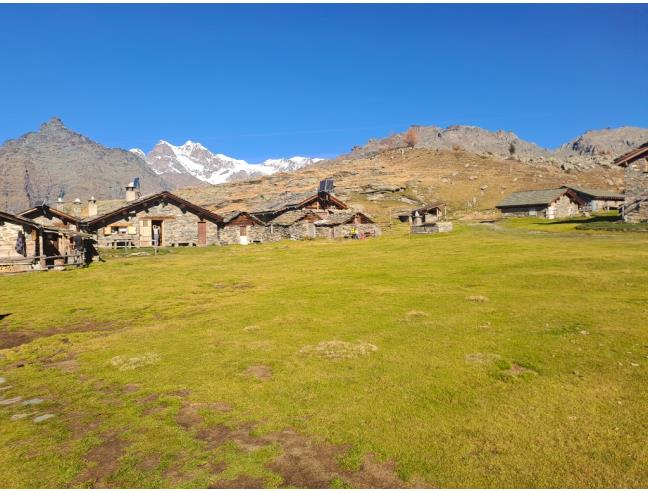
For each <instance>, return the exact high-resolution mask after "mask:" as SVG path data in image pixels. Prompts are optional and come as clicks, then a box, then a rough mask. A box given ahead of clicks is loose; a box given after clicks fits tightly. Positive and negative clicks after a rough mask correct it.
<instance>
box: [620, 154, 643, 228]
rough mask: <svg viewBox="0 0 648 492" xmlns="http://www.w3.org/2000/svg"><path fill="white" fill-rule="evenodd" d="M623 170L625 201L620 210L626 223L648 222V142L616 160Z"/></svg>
mask: <svg viewBox="0 0 648 492" xmlns="http://www.w3.org/2000/svg"><path fill="white" fill-rule="evenodd" d="M614 163H615V164H617V165H619V166H621V167H623V168H625V173H624V179H625V201H624V203H623V206H622V208H621V211H622V214H623V218H624V220H626V221H627V222H646V221H648V142H646V143H644V144H643V145H641V146H639V147H638V148H636V149H634V150H632V151H630V152H628V153H626V154H624V155H622V156H620V157H618V158H616V159H615V160H614Z"/></svg>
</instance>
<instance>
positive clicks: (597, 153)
mask: <svg viewBox="0 0 648 492" xmlns="http://www.w3.org/2000/svg"><path fill="white" fill-rule="evenodd" d="M408 131H409V132H410V134H414V141H415V142H416V143H415V145H414V147H415V148H419V149H431V150H455V151H467V152H474V153H476V154H479V155H484V156H493V157H496V158H510V157H513V158H515V159H517V160H520V161H522V162H527V163H546V164H549V165H555V166H561V167H562V168H563V170H571V169H593V168H595V167H596V166H599V165H609V164H611V163H612V160H613V159H614V157H616V156H618V155H621V154H623V153H625V152H628V151H629V150H632V149H633V148H635V147H637V146H639V145H640V144H642V143H644V142H646V141H648V129H646V128H635V127H628V126H625V127H620V128H608V129H604V130H591V131H588V132H586V133H585V134H583V135H581V136H579V137H578V138H576V139H574V140H573V141H571V142H568V143H566V144H564V145H562V146H560V147H559V148H558V149H555V150H548V149H544V148H542V147H539V146H538V145H536V144H534V143H531V142H527V141H525V140H522V139H521V138H519V137H518V136H517V135H516V134H515V133H512V132H506V131H503V130H499V131H496V132H491V131H488V130H484V129H483V128H479V127H476V126H464V125H454V126H449V127H448V128H440V127H437V126H412V127H410V129H409V130H408ZM407 133H408V132H403V133H397V134H394V135H391V136H389V137H387V138H383V139H373V140H370V141H369V142H368V143H367V144H366V145H364V146H362V147H360V146H358V147H354V148H353V149H352V151H351V152H350V153H349V154H347V155H346V156H344V158H363V157H369V156H372V155H375V154H376V153H378V152H382V151H385V150H390V149H396V148H400V147H404V146H405V145H406V142H405V136H406V134H407Z"/></svg>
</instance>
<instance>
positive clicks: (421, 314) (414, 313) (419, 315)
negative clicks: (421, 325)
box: [406, 310, 430, 319]
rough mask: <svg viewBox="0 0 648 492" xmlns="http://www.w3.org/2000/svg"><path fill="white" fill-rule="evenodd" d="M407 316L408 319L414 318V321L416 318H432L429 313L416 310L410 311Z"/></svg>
mask: <svg viewBox="0 0 648 492" xmlns="http://www.w3.org/2000/svg"><path fill="white" fill-rule="evenodd" d="M406 316H407V317H408V318H414V319H416V318H427V317H428V316H430V315H429V314H428V313H426V312H425V311H416V310H413V311H408V312H407V314H406Z"/></svg>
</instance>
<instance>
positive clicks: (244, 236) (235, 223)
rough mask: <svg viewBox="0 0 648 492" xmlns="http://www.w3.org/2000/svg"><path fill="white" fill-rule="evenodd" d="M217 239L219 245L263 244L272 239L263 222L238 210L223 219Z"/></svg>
mask: <svg viewBox="0 0 648 492" xmlns="http://www.w3.org/2000/svg"><path fill="white" fill-rule="evenodd" d="M218 237H219V241H220V244H250V243H264V242H267V241H270V240H271V239H272V238H271V234H270V229H269V228H268V227H267V226H266V223H265V222H263V221H262V220H260V219H259V218H257V217H255V216H254V215H252V214H251V213H249V212H243V211H240V210H236V211H234V212H230V213H229V214H226V215H225V216H224V217H223V219H222V222H221V225H220V230H219V231H218Z"/></svg>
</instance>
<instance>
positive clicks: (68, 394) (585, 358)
mask: <svg viewBox="0 0 648 492" xmlns="http://www.w3.org/2000/svg"><path fill="white" fill-rule="evenodd" d="M527 222H528V221H527ZM536 222H537V220H536ZM546 227H549V228H550V229H551V226H546ZM546 227H545V228H546ZM528 229H529V227H526V228H525V227H523V225H522V224H521V223H518V224H517V227H513V226H510V224H509V226H506V227H500V228H489V227H484V226H469V225H460V226H458V227H456V231H455V232H453V233H451V234H447V235H430V236H413V237H410V236H408V235H407V234H406V233H405V231H404V229H402V228H400V227H399V228H396V229H394V230H392V231H391V232H390V234H388V235H386V236H385V237H383V238H381V239H378V240H366V241H348V242H337V241H330V242H327V241H312V242H282V243H274V244H265V245H254V246H247V247H238V246H230V247H220V248H219V247H209V248H203V249H178V250H173V251H171V252H166V254H164V255H159V256H157V257H153V256H137V257H130V256H125V257H111V258H108V259H107V261H106V262H104V263H95V264H93V265H91V266H90V267H89V268H87V269H82V270H75V271H66V272H48V273H34V274H23V275H15V276H5V277H0V292H1V293H2V297H1V300H0V318H4V319H2V320H1V321H0V346H2V347H5V348H4V349H2V350H0V377H1V378H2V379H4V381H2V379H0V382H1V383H2V384H0V388H3V389H0V399H1V400H2V402H0V403H2V405H0V450H1V452H0V486H3V487H88V486H90V487H93V486H94V487H102V486H103V487H105V486H109V487H207V486H220V487H228V486H267V487H274V486H297V487H311V486H333V487H347V486H354V487H372V486H396V487H398V486H427V487H648V467H647V466H646V463H648V448H647V447H646V438H647V435H648V427H647V425H648V424H647V423H648V289H647V286H648V235H646V234H638V233H607V234H596V233H592V234H583V233H579V234H575V233H574V232H572V231H571V229H562V232H558V233H555V234H537V233H535V232H536V231H529V230H528ZM531 229H533V227H531ZM558 229H561V228H558ZM551 230H555V229H551ZM19 397H20V398H21V400H18V398H19ZM34 398H38V399H42V400H43V401H42V402H39V401H38V400H36V401H30V400H32V399H34ZM7 402H9V403H7ZM25 402H27V403H31V404H27V405H25V404H24V403H25ZM46 414H49V415H53V417H51V418H49V419H47V420H44V421H42V422H38V423H37V422H34V418H35V417H39V416H42V415H46Z"/></svg>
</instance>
